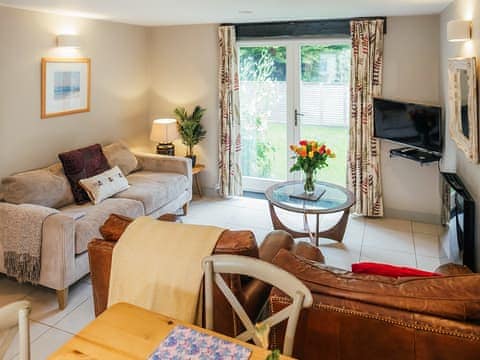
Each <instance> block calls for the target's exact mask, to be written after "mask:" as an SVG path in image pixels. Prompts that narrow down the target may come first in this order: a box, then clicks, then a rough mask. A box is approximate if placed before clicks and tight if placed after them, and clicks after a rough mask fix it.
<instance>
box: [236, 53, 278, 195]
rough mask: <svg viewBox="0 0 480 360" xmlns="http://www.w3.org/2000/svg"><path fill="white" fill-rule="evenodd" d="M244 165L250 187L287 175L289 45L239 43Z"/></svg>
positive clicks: (246, 184)
mask: <svg viewBox="0 0 480 360" xmlns="http://www.w3.org/2000/svg"><path fill="white" fill-rule="evenodd" d="M239 62H240V64H239V65H240V66H239V72H240V74H239V75H240V119H241V136H242V156H241V167H242V172H243V183H244V187H245V189H247V190H252V191H263V190H265V188H266V187H268V186H269V185H271V184H272V183H274V182H277V181H281V180H285V179H286V176H287V146H286V144H287V49H286V47H285V46H240V48H239Z"/></svg>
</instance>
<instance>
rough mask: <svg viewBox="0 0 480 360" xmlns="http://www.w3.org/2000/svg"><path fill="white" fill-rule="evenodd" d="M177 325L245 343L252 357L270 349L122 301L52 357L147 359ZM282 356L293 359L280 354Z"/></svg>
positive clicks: (262, 358) (261, 356)
mask: <svg viewBox="0 0 480 360" xmlns="http://www.w3.org/2000/svg"><path fill="white" fill-rule="evenodd" d="M177 325H183V326H186V327H189V328H192V329H195V330H197V331H200V332H203V333H206V334H209V335H213V336H216V337H219V338H221V339H225V340H227V341H230V342H232V343H236V344H239V345H242V346H244V347H246V348H248V349H250V350H251V351H252V353H251V355H250V360H265V359H266V358H267V356H268V355H269V354H270V351H268V350H266V349H263V348H260V347H258V346H255V345H251V344H248V343H244V342H242V341H239V340H236V339H234V338H231V337H228V336H224V335H221V334H218V333H216V332H213V331H210V330H206V329H202V328H200V327H197V326H194V325H191V324H186V323H184V322H181V321H178V320H175V319H172V318H169V317H167V316H165V315H162V314H158V313H154V312H152V311H148V310H145V309H142V308H140V307H137V306H135V305H131V304H126V303H119V304H115V305H113V306H111V307H110V308H109V309H107V310H106V311H105V312H103V313H102V314H101V315H100V316H99V317H98V318H96V319H95V320H93V321H92V322H91V323H90V324H88V325H87V326H86V327H85V328H84V329H83V330H81V331H80V332H79V333H78V334H76V335H75V336H74V337H73V338H72V339H70V340H69V341H68V342H67V343H65V344H64V345H63V346H62V347H61V348H60V349H58V350H57V351H56V352H55V353H53V354H52V355H51V356H50V357H49V359H56V360H58V359H67V360H68V359H72V360H76V359H82V360H86V359H102V360H110V359H115V360H123V359H142V360H145V359H148V358H149V356H150V355H151V354H152V353H153V351H154V350H155V349H156V348H157V346H158V345H159V344H160V343H161V342H162V341H163V340H164V339H165V338H166V337H167V335H168V334H169V333H170V331H172V329H173V328H174V327H175V326H177ZM280 359H282V360H287V359H292V358H290V357H287V356H281V357H280Z"/></svg>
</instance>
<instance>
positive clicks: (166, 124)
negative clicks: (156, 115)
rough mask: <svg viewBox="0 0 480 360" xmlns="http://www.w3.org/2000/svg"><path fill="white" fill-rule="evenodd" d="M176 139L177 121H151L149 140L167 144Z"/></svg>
mask: <svg viewBox="0 0 480 360" xmlns="http://www.w3.org/2000/svg"><path fill="white" fill-rule="evenodd" d="M176 138H178V131H177V120H175V119H157V120H153V124H152V132H151V133H150V140H152V141H155V142H158V143H161V144H168V143H171V142H172V141H173V140H175V139H176Z"/></svg>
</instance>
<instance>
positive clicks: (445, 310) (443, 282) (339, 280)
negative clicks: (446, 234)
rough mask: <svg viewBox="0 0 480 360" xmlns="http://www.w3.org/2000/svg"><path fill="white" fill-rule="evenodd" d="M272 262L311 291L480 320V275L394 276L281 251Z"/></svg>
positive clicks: (424, 312)
mask: <svg viewBox="0 0 480 360" xmlns="http://www.w3.org/2000/svg"><path fill="white" fill-rule="evenodd" d="M273 264H275V265H277V266H279V267H281V268H283V269H285V270H287V271H288V272H290V273H292V274H293V275H295V276H296V277H297V278H299V279H300V280H302V282H303V283H304V284H305V285H306V286H307V287H308V288H309V289H310V290H311V292H312V294H313V295H314V296H315V294H322V295H326V296H333V297H336V298H342V299H345V300H349V301H359V302H363V303H369V304H374V305H379V306H384V307H390V308H394V309H400V310H405V311H411V312H417V313H423V314H428V315H433V316H441V317H445V318H449V319H455V320H462V321H479V320H480V274H470V275H454V276H436V277H422V278H417V277H411V278H392V277H386V276H379V275H365V274H354V273H351V272H349V271H344V270H339V269H335V268H332V267H328V266H325V265H322V264H319V263H317V262H314V261H309V260H306V259H304V258H302V257H299V256H295V255H294V254H292V253H290V252H287V251H284V250H281V251H279V253H278V254H277V256H275V258H274V259H273Z"/></svg>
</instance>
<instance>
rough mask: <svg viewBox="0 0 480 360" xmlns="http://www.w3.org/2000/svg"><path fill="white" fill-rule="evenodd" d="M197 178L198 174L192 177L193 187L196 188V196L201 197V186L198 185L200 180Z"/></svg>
mask: <svg viewBox="0 0 480 360" xmlns="http://www.w3.org/2000/svg"><path fill="white" fill-rule="evenodd" d="M198 177H199V174H196V175H195V176H194V182H195V187H196V188H197V193H198V196H200V197H203V194H202V186H201V184H200V179H199V178H198Z"/></svg>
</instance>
